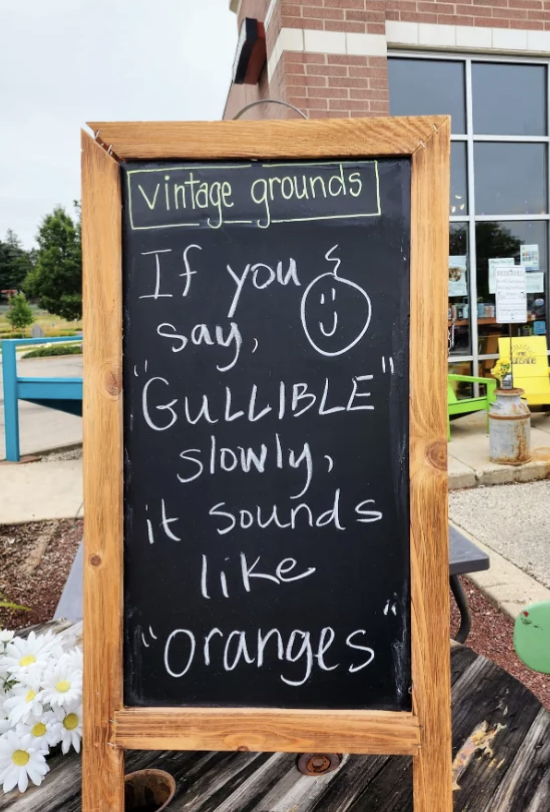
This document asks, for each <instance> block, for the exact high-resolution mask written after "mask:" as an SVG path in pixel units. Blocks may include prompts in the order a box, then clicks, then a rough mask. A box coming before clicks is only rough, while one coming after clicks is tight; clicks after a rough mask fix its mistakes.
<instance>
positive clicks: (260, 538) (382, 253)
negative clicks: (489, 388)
mask: <svg viewBox="0 0 550 812" xmlns="http://www.w3.org/2000/svg"><path fill="white" fill-rule="evenodd" d="M124 172H125V180H126V183H125V209H124V211H125V240H126V243H125V246H126V247H125V260H124V262H125V269H126V271H125V273H126V277H125V339H124V340H125V349H124V357H125V414H126V435H125V460H126V462H125V472H126V476H125V488H126V512H125V538H126V541H125V545H126V546H125V567H126V570H125V589H126V594H125V604H126V625H125V639H126V649H125V658H126V659H127V660H128V662H129V663H131V665H130V666H128V667H127V668H126V667H125V668H126V670H125V682H126V693H127V697H126V700H127V703H128V704H130V705H132V704H141V703H146V704H149V703H153V704H160V705H163V704H164V705H177V704H182V703H183V704H194V703H195V702H196V703H197V704H199V705H200V704H207V705H208V704H210V705H211V704H216V703H217V702H219V703H220V704H224V703H226V704H229V705H239V704H253V705H254V704H255V705H257V706H260V707H262V706H266V705H269V704H273V701H272V697H275V698H276V700H275V701H277V702H278V703H279V704H283V705H284V706H285V707H286V706H289V707H318V706H320V707H324V706H328V705H327V703H330V702H331V701H333V700H329V699H327V698H326V697H330V696H331V695H332V693H331V691H332V689H331V687H330V686H339V687H338V690H337V693H338V699H337V700H334V701H336V706H341V707H366V706H371V705H372V706H373V707H379V708H381V709H395V708H399V709H407V708H409V707H410V695H409V693H408V687H409V685H410V663H409V658H410V651H409V647H408V643H407V630H408V628H409V624H410V617H409V614H410V612H409V608H408V603H407V598H408V581H407V577H408V548H407V538H408V536H407V533H408V492H407V477H408V467H407V466H408V462H407V441H408V433H407V432H408V409H407V401H408V389H407V385H408V384H407V380H408V360H407V359H408V345H407V341H408V310H407V305H406V295H407V291H408V275H407V273H406V272H405V271H404V270H403V264H404V263H403V260H404V259H405V260H406V261H407V260H408V224H407V223H406V214H407V211H408V204H407V195H408V186H407V183H408V179H409V178H410V174H409V165H408V163H407V162H403V161H393V162H390V163H389V164H386V163H385V162H378V161H328V162H312V163H307V164H304V163H272V164H270V163H261V164H259V163H249V162H243V163H241V164H235V165H226V164H208V165H199V164H187V165H183V164H182V165H168V164H166V165H139V164H137V165H136V164H129V165H128V166H127V167H126V168H125V170H124ZM384 178H386V181H384ZM399 179H401V180H399ZM403 179H404V180H403ZM403 183H404V184H405V185H404V186H403ZM400 184H401V185H400ZM386 187H387V190H388V191H386ZM403 188H404V189H405V191H403ZM384 200H386V201H387V205H388V206H389V207H390V213H389V215H388V216H386V213H385V209H384V205H385V204H384ZM396 201H397V202H396ZM399 201H401V202H399ZM392 206H393V207H394V208H393V210H392V209H391V207H392ZM396 223H399V224H400V225H399V226H397V225H396ZM178 229H181V231H178ZM392 229H393V231H392ZM381 235H382V236H381ZM387 235H392V236H391V238H390V236H387ZM380 246H382V247H380ZM407 268H408V266H407ZM388 596H391V597H388ZM263 686H266V687H265V688H264V687H263ZM392 686H393V687H392ZM243 692H244V693H243ZM322 697H325V699H321V698H322ZM319 702H321V705H319ZM323 702H324V704H323Z"/></svg>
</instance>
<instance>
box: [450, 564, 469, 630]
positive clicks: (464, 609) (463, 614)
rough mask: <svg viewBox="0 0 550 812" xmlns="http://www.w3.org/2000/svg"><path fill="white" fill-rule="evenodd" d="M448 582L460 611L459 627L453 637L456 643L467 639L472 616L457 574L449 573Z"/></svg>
mask: <svg viewBox="0 0 550 812" xmlns="http://www.w3.org/2000/svg"><path fill="white" fill-rule="evenodd" d="M449 582H450V585H451V591H452V593H453V596H454V599H455V601H456V605H457V606H458V609H459V612H460V628H459V629H458V631H457V633H456V635H455V638H454V639H455V640H456V642H457V643H465V642H466V640H467V639H468V635H469V634H470V629H471V628H472V618H471V615H470V610H469V608H468V601H467V599H466V595H465V594H464V590H463V589H462V584H461V583H460V579H459V577H458V575H451V576H450V577H449Z"/></svg>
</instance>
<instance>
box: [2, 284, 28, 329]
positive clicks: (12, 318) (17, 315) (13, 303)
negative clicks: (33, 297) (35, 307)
mask: <svg viewBox="0 0 550 812" xmlns="http://www.w3.org/2000/svg"><path fill="white" fill-rule="evenodd" d="M6 318H7V320H8V321H9V323H10V324H11V326H12V328H13V329H14V330H23V329H24V328H25V327H29V325H31V324H32V323H33V321H34V315H33V312H32V310H31V306H30V304H29V303H28V302H27V299H26V296H25V294H24V293H18V294H17V295H16V296H13V297H12V299H11V300H10V309H9V311H8V313H7V314H6Z"/></svg>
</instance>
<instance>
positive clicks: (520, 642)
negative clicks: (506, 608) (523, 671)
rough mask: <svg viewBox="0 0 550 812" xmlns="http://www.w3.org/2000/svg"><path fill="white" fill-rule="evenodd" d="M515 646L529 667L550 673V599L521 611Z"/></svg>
mask: <svg viewBox="0 0 550 812" xmlns="http://www.w3.org/2000/svg"><path fill="white" fill-rule="evenodd" d="M514 648H515V650H516V654H517V655H518V657H519V658H520V660H521V661H522V662H524V663H525V665H526V666H528V668H531V669H532V670H533V671H539V672H540V673H541V674H550V601H541V602H540V603H532V604H531V605H530V606H526V607H525V609H524V610H523V612H520V613H519V615H518V616H517V618H516V622H515V626H514Z"/></svg>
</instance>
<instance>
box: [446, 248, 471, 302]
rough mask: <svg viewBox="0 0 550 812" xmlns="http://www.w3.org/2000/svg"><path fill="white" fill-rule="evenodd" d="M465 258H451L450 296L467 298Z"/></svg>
mask: <svg viewBox="0 0 550 812" xmlns="http://www.w3.org/2000/svg"><path fill="white" fill-rule="evenodd" d="M466 262H467V259H466V257H465V256H454V257H449V296H467V295H468V278H467V271H466Z"/></svg>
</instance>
